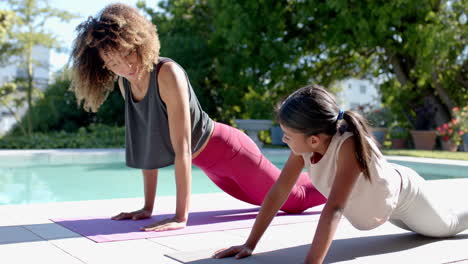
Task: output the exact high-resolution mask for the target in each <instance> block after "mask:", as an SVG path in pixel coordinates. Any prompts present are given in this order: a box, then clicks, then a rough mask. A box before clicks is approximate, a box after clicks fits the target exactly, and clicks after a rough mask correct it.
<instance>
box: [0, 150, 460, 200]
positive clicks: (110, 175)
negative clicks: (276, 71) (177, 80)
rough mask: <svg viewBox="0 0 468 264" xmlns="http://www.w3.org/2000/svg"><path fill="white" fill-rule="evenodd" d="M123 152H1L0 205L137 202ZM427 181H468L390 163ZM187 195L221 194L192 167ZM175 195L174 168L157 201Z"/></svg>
mask: <svg viewBox="0 0 468 264" xmlns="http://www.w3.org/2000/svg"><path fill="white" fill-rule="evenodd" d="M265 154H266V156H267V157H268V158H269V159H270V160H271V161H272V162H273V163H275V164H276V165H277V166H278V167H279V168H282V167H283V166H284V163H285V161H286V159H287V156H288V155H289V152H288V151H285V150H265ZM124 160H125V158H124V151H123V150H48V151H0V205H5V204H27V203H46V202H63V201H83V200H100V199H116V198H131V197H142V195H143V177H142V176H141V171H140V170H137V169H130V168H127V167H126V166H125V162H124ZM390 161H391V162H395V163H399V164H402V165H405V166H409V167H411V168H413V169H415V170H416V171H418V172H419V173H420V174H421V175H423V176H424V177H425V178H426V179H441V178H468V170H467V169H466V168H467V167H466V166H461V165H460V166H459V165H457V164H455V163H454V164H445V163H440V162H439V164H435V163H437V160H434V161H433V162H431V163H421V162H420V161H414V160H411V159H408V158H398V157H390ZM192 175H193V179H192V193H194V194H198V193H215V192H220V191H221V190H220V189H219V188H218V187H217V186H216V185H214V184H213V183H212V182H211V181H210V179H209V178H208V177H207V176H206V175H205V174H204V173H203V172H202V171H201V170H199V169H198V168H197V167H195V166H194V167H193V173H192ZM169 195H175V179H174V168H173V166H169V167H167V168H164V169H161V170H160V172H159V176H158V186H157V196H169Z"/></svg>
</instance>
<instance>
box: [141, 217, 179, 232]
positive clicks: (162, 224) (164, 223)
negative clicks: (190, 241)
mask: <svg viewBox="0 0 468 264" xmlns="http://www.w3.org/2000/svg"><path fill="white" fill-rule="evenodd" d="M186 225H187V221H186V220H185V221H180V220H177V219H176V218H175V217H172V218H167V219H164V220H161V221H158V222H156V223H154V224H151V225H147V226H145V227H142V228H141V230H142V231H169V230H176V229H182V228H185V226H186Z"/></svg>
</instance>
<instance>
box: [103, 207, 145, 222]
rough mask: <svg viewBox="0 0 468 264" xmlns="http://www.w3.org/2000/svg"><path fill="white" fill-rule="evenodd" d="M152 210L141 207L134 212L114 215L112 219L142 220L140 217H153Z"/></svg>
mask: <svg viewBox="0 0 468 264" xmlns="http://www.w3.org/2000/svg"><path fill="white" fill-rule="evenodd" d="M151 213H152V211H151V210H145V209H140V210H137V211H134V212H130V213H125V212H123V213H120V214H118V215H116V216H113V217H112V218H111V219H112V220H125V219H132V220H140V219H146V218H150V217H151Z"/></svg>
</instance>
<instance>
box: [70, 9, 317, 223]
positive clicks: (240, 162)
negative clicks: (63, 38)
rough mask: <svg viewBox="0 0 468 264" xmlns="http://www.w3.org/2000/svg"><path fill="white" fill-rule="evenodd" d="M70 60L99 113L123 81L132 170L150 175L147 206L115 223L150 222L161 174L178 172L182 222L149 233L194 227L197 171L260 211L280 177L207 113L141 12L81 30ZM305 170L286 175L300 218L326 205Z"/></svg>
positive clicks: (293, 160)
mask: <svg viewBox="0 0 468 264" xmlns="http://www.w3.org/2000/svg"><path fill="white" fill-rule="evenodd" d="M77 31H78V35H77V37H76V39H75V41H74V47H73V51H72V55H71V61H72V71H73V80H72V88H73V90H74V92H75V94H76V97H77V100H78V103H79V104H81V102H83V103H84V104H83V107H84V108H85V110H87V111H94V112H95V111H97V110H98V108H99V106H100V105H101V104H102V103H103V102H104V100H105V99H106V97H107V95H108V94H109V92H111V91H112V90H113V87H114V82H115V81H116V80H117V79H118V82H119V85H120V86H121V92H122V95H123V96H124V98H125V126H126V147H125V151H126V164H127V166H129V167H132V168H138V169H142V170H143V178H144V195H145V204H144V206H143V208H142V209H140V210H137V211H134V212H128V213H120V214H118V215H116V216H114V217H113V218H112V219H115V220H121V219H134V220H137V219H144V218H149V217H150V216H151V214H152V211H153V206H154V200H155V195H156V184H157V175H158V168H162V167H165V166H168V165H171V164H174V166H175V178H176V186H177V187H176V188H177V199H176V200H177V201H176V212H175V216H174V217H172V218H169V219H164V220H162V221H159V222H156V223H154V224H151V225H149V226H146V227H144V228H142V229H143V230H156V231H163V230H171V229H178V228H184V227H185V225H186V223H187V220H188V210H189V201H190V186H191V165H192V164H194V165H196V166H197V167H199V168H200V169H202V170H203V171H204V172H205V173H206V174H207V175H208V177H209V178H210V179H211V180H212V181H213V182H214V183H215V184H216V185H217V186H218V187H220V188H221V189H222V190H223V191H225V192H226V193H228V194H230V195H232V196H233V197H235V198H237V199H239V200H242V201H245V202H248V203H251V204H255V205H260V204H261V203H262V201H263V198H264V197H265V195H266V193H267V192H268V190H269V189H270V187H271V186H273V184H274V182H275V181H276V180H277V179H278V177H279V175H280V170H279V169H278V168H277V167H275V166H274V165H273V164H272V163H271V162H270V161H268V160H267V159H266V158H265V157H264V156H263V155H262V153H261V152H260V150H259V149H258V147H257V146H256V145H255V143H254V142H253V141H252V140H251V139H250V138H249V137H248V136H247V135H245V134H244V133H242V132H241V131H239V130H237V129H235V128H233V127H230V126H227V125H224V124H221V123H217V122H214V121H213V120H211V119H210V117H209V116H208V115H207V114H206V113H205V112H204V111H203V110H202V108H201V106H200V104H199V102H198V100H197V97H196V95H195V93H194V91H193V89H192V87H191V85H190V82H189V80H188V77H187V74H186V73H185V71H184V70H183V69H182V67H181V66H179V65H178V64H177V63H175V62H174V61H172V60H170V59H168V58H162V57H159V48H160V43H159V39H158V35H157V33H156V27H155V26H154V25H153V24H152V23H151V22H149V21H148V20H147V19H146V18H145V17H144V16H142V15H141V14H139V12H138V10H137V9H135V8H133V7H130V6H127V5H124V4H111V5H109V6H107V7H105V8H104V9H103V10H102V11H101V12H100V13H99V14H98V15H97V16H96V17H90V18H88V19H87V20H86V21H84V22H83V23H81V24H80V25H79V26H78V27H77ZM301 162H303V161H302V159H301V158H300V157H299V158H298V157H297V156H294V155H291V156H290V157H289V159H288V161H287V163H286V165H285V167H284V169H283V172H282V173H288V174H291V175H293V177H289V179H292V180H291V181H290V182H288V183H287V184H289V185H290V186H294V187H293V189H292V191H291V193H284V194H282V195H284V196H285V197H287V196H288V195H289V197H288V198H287V200H286V202H285V203H284V204H283V206H282V207H281V209H282V210H283V211H285V212H293V213H298V212H302V211H304V210H305V209H307V208H310V207H312V206H315V205H319V204H322V203H324V202H325V200H326V199H325V198H324V197H323V196H322V195H321V194H320V193H319V192H318V191H317V190H316V189H315V187H314V186H313V185H312V184H311V183H310V180H309V179H308V177H307V175H305V174H301V171H300V170H296V169H293V168H296V167H298V166H296V165H297V163H301Z"/></svg>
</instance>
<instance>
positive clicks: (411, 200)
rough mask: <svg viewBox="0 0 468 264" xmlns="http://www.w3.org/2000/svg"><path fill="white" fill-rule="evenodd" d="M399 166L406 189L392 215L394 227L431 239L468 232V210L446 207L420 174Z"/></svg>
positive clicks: (402, 191)
mask: <svg viewBox="0 0 468 264" xmlns="http://www.w3.org/2000/svg"><path fill="white" fill-rule="evenodd" d="M395 167H396V169H397V171H398V172H399V173H400V175H401V176H402V188H401V192H400V197H399V199H398V204H397V207H396V208H395V210H394V211H393V213H392V215H391V216H390V220H389V221H390V222H391V223H392V224H394V225H396V226H398V227H400V228H403V229H406V230H410V231H414V232H417V233H419V234H421V235H425V236H430V237H450V236H454V235H455V234H457V233H460V232H462V231H463V230H466V229H468V208H465V210H464V211H461V212H453V211H451V210H449V209H448V208H442V207H441V206H439V204H438V203H436V202H435V201H434V198H433V197H432V196H431V193H429V192H428V190H427V188H425V187H424V185H425V181H424V179H423V178H422V177H421V176H420V175H419V174H418V173H417V172H415V171H414V170H412V169H410V168H407V167H404V166H398V165H397V166H395ZM467 207H468V204H467Z"/></svg>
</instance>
